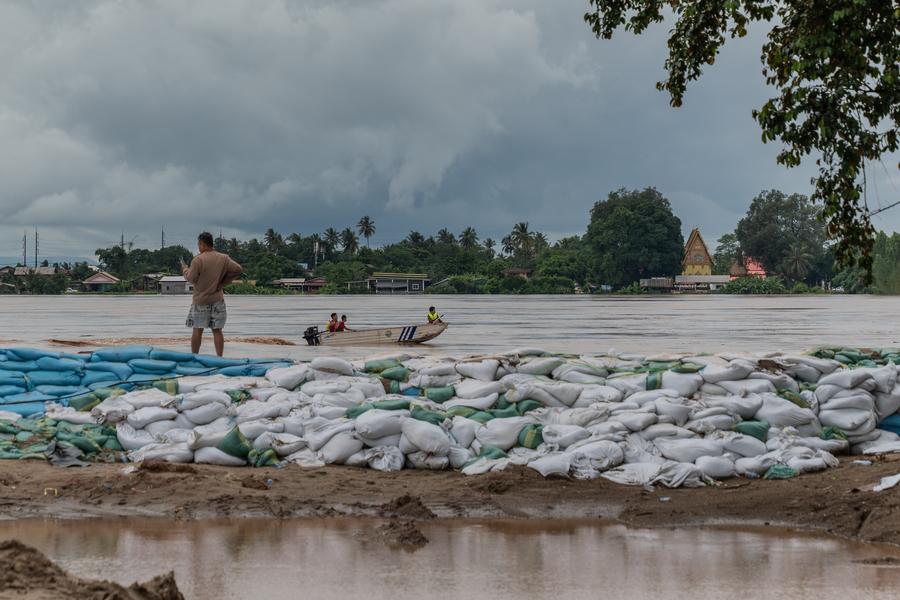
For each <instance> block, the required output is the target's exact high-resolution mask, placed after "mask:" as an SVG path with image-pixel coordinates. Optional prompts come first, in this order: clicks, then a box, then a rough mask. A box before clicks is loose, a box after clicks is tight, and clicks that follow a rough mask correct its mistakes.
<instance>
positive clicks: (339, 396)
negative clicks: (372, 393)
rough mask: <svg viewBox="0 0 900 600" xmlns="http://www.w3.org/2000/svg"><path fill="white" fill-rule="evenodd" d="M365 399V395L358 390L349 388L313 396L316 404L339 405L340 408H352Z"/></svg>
mask: <svg viewBox="0 0 900 600" xmlns="http://www.w3.org/2000/svg"><path fill="white" fill-rule="evenodd" d="M365 401H366V396H365V394H363V393H362V392H361V391H360V390H358V389H355V388H352V387H351V388H350V389H349V390H347V391H346V392H339V393H335V394H316V395H315V396H313V402H315V403H316V404H325V405H329V406H339V407H341V408H353V407H354V406H358V405H360V404H362V403H363V402H365Z"/></svg>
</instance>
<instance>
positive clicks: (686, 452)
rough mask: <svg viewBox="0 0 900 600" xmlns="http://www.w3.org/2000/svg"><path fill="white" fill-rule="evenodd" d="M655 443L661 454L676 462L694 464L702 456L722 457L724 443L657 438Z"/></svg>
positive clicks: (692, 439)
mask: <svg viewBox="0 0 900 600" xmlns="http://www.w3.org/2000/svg"><path fill="white" fill-rule="evenodd" d="M653 443H654V444H655V445H656V447H657V448H659V451H660V453H661V454H662V455H663V456H664V457H666V458H668V459H670V460H674V461H676V462H684V463H693V462H695V461H696V460H697V459H698V458H700V457H701V456H721V455H722V452H723V450H722V442H721V441H719V440H707V439H702V438H691V439H675V438H656V439H655V440H653Z"/></svg>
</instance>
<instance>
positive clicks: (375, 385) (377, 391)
mask: <svg viewBox="0 0 900 600" xmlns="http://www.w3.org/2000/svg"><path fill="white" fill-rule="evenodd" d="M350 390H353V391H354V392H357V393H360V394H362V395H363V397H364V398H365V399H366V400H373V399H376V398H383V397H384V396H385V393H384V386H383V385H381V382H380V381H377V380H376V381H372V380H366V381H354V382H352V383H351V384H350ZM350 390H348V391H350Z"/></svg>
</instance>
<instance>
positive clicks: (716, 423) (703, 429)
mask: <svg viewBox="0 0 900 600" xmlns="http://www.w3.org/2000/svg"><path fill="white" fill-rule="evenodd" d="M734 424H735V418H734V417H732V416H731V415H710V416H708V417H703V418H700V419H691V420H690V421H688V422H687V423H685V424H684V428H685V429H689V430H691V431H693V432H695V433H700V434H703V435H706V434H709V433H712V432H714V431H719V430H723V429H731V428H732V427H734Z"/></svg>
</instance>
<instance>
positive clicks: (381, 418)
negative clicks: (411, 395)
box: [355, 409, 409, 439]
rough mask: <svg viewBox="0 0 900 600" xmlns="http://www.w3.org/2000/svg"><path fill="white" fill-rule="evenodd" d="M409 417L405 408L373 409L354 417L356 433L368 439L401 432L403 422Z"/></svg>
mask: <svg viewBox="0 0 900 600" xmlns="http://www.w3.org/2000/svg"><path fill="white" fill-rule="evenodd" d="M408 417H409V411H406V410H381V409H373V410H369V411H366V412H364V413H363V414H361V415H360V416H358V417H357V418H356V421H355V427H356V431H357V433H359V434H360V435H361V436H363V437H365V438H369V439H374V438H381V437H385V436H388V435H396V434H399V433H401V432H402V427H403V422H404V421H405V420H406V419H407V418H408Z"/></svg>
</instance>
